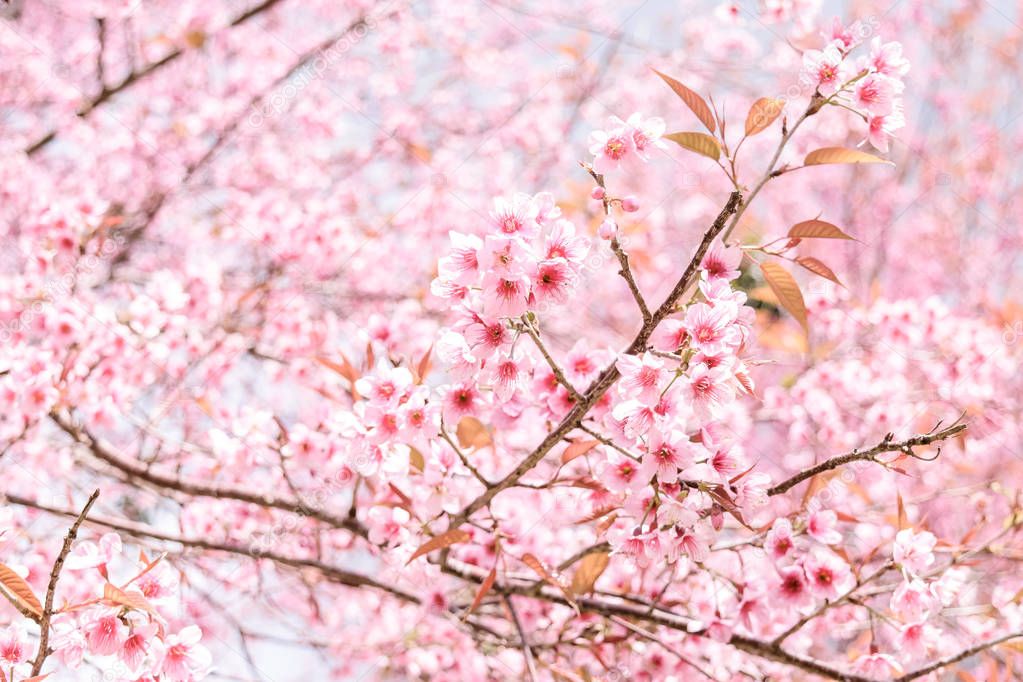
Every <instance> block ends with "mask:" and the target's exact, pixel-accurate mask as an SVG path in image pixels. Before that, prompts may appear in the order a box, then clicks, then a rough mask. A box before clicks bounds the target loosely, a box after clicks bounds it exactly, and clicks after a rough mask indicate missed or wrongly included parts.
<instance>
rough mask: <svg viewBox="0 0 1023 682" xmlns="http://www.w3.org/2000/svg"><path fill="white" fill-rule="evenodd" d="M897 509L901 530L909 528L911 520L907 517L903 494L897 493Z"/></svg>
mask: <svg viewBox="0 0 1023 682" xmlns="http://www.w3.org/2000/svg"><path fill="white" fill-rule="evenodd" d="M895 500H896V508H897V510H898V512H897V513H898V523H899V530H905V529H906V528H909V518H907V516H906V505H905V504H903V502H902V494H901V493H899V492H898V491H896V492H895Z"/></svg>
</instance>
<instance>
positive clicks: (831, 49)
mask: <svg viewBox="0 0 1023 682" xmlns="http://www.w3.org/2000/svg"><path fill="white" fill-rule="evenodd" d="M842 59H843V57H842V53H841V51H840V50H839V49H838V47H836V46H835V45H834V44H830V45H828V46H827V47H825V48H824V49H823V50H807V51H806V52H804V53H803V72H802V75H801V80H802V81H803V82H805V83H807V84H808V85H809V86H810V87H814V88H816V89H817V90H819V91H820V93H821V94H822V95H832V94H834V93H835V92H836V91H837V90H838V88H839V86H840V85H841V84H842Z"/></svg>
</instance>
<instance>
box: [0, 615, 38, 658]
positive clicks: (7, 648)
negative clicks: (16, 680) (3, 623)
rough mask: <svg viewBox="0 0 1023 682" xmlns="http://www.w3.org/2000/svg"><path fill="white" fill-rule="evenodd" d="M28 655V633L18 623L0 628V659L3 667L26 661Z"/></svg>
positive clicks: (29, 651) (29, 652)
mask: <svg viewBox="0 0 1023 682" xmlns="http://www.w3.org/2000/svg"><path fill="white" fill-rule="evenodd" d="M30 655H32V648H31V645H30V644H29V641H28V635H27V633H26V632H25V629H24V627H23V626H22V625H21V624H20V623H16V624H14V625H8V626H7V627H6V628H4V629H3V630H0V661H3V662H4V664H5V666H4V667H5V668H9V667H10V666H13V665H18V664H19V663H23V662H25V661H27V660H28V657H29V656H30Z"/></svg>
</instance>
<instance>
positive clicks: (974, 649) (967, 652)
mask: <svg viewBox="0 0 1023 682" xmlns="http://www.w3.org/2000/svg"><path fill="white" fill-rule="evenodd" d="M1020 637H1023V631H1021V632H1013V633H1011V634H1008V635H1004V636H1002V637H998V638H996V639H992V640H989V641H987V642H981V643H980V644H977V645H976V646H971V647H970V648H969V649H963V650H962V651H960V652H959V653H957V654H953V655H951V656H948V657H946V658H943V659H941V660H939V661H935V662H934V663H930V664H928V665H925V666H924V667H922V668H917V669H916V670H913V671H911V672H908V673H906V674H905V675H903V676H902V677H897V678H895V680H894V682H909V681H910V680H915V679H916V678H918V677H923V676H924V675H927V674H928V673H932V672H934V671H935V670H938V669H940V668H944V667H945V666H947V665H952V664H953V663H958V662H959V661H961V660H963V659H966V658H969V657H970V656H974V655H976V654H979V653H980V652H982V651H986V650H987V649H990V648H991V647H994V646H998V645H999V644H1004V643H1005V642H1008V641H1010V640H1013V639H1018V638H1020Z"/></svg>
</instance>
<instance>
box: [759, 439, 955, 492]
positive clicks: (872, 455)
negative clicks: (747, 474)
mask: <svg viewBox="0 0 1023 682" xmlns="http://www.w3.org/2000/svg"><path fill="white" fill-rule="evenodd" d="M965 430H966V424H953V425H952V426H950V427H948V428H946V429H942V430H941V431H932V432H931V433H925V434H922V435H919V436H914V437H912V438H908V439H906V440H904V441H899V442H895V441H893V440H892V434H888V435H887V436H885V439H884V440H883V441H881V442H880V443H878V444H877V445H875V446H874V447H872V448H870V449H869V450H862V451H861V450H853V451H852V452H849V453H846V454H844V455H837V456H835V457H832V458H831V459H827V460H824V461H823V462H821V463H820V464H817V465H815V466H812V467H810V468H809V469H804V470H803V471H800V472H799V473H798V474H796V475H795V476H792V477H791V478H788V479H786V480H784V481H782V482H781V483H779V484H778V485H776V486H774V487H772V488H768V490H767V494H768V495H771V496H774V495H781V494H782V493H785V492H787V491H788V490H790V489H791V488H793V487H795V486H797V485H799V484H800V483H802V482H803V481H805V480H806V479H808V478H813V477H814V476H816V475H817V474H821V473H824V472H825V471H830V470H831V469H837V468H838V467H840V466H842V465H844V464H849V463H850V462H858V461H863V460H866V461H871V462H876V461H877V455H880V454H883V453H885V452H905V453H907V454H910V455H912V449H913V448H914V447H917V446H920V445H930V444H931V443H934V442H936V441H941V440H945V439H946V438H951V437H952V436H954V435H956V434H958V433H961V432H963V431H965ZM914 456H915V455H914Z"/></svg>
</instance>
